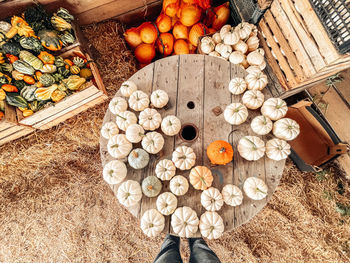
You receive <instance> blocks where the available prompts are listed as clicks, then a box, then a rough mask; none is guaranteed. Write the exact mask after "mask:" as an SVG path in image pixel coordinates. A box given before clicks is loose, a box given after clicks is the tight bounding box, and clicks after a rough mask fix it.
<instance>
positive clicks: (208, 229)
mask: <svg viewBox="0 0 350 263" xmlns="http://www.w3.org/2000/svg"><path fill="white" fill-rule="evenodd" d="M224 229H225V227H224V221H223V220H222V218H221V216H220V215H219V214H218V213H216V212H210V211H206V212H205V213H204V214H202V215H201V218H200V220H199V230H200V232H201V235H202V236H203V237H206V238H208V239H217V238H219V237H221V235H222V233H223V232H224Z"/></svg>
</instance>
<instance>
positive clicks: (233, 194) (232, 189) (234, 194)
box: [221, 184, 243, 206]
mask: <svg viewBox="0 0 350 263" xmlns="http://www.w3.org/2000/svg"><path fill="white" fill-rule="evenodd" d="M221 194H222V198H223V199H224V201H225V203H226V204H227V205H230V206H239V205H240V204H242V201H243V193H242V191H241V189H239V188H238V186H235V185H233V184H227V185H225V186H224V187H223V188H222V191H221Z"/></svg>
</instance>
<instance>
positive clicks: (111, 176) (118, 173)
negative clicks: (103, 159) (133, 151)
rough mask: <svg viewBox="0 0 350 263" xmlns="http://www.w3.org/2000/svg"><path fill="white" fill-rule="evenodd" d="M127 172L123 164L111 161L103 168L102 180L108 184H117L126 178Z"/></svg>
mask: <svg viewBox="0 0 350 263" xmlns="http://www.w3.org/2000/svg"><path fill="white" fill-rule="evenodd" d="M127 172H128V170H127V168H126V165H125V163H123V162H122V161H119V160H113V161H110V162H109V163H107V164H106V165H105V166H104V167H103V179H104V180H105V181H106V182H107V183H108V184H119V183H120V182H122V181H123V180H124V178H125V177H126V174H127Z"/></svg>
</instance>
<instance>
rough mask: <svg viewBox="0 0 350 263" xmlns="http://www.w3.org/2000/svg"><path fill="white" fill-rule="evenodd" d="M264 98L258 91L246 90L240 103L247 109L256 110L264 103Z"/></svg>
mask: <svg viewBox="0 0 350 263" xmlns="http://www.w3.org/2000/svg"><path fill="white" fill-rule="evenodd" d="M264 99H265V96H264V94H263V93H262V92H261V91H260V90H248V91H246V92H245V93H244V94H243V96H242V102H243V104H244V106H246V107H247V108H248V109H251V110H256V109H258V108H260V107H261V105H262V104H263V103H264Z"/></svg>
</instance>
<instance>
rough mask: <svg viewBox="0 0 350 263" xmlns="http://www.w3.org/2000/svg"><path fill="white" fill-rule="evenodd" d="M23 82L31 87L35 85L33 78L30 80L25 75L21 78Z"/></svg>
mask: <svg viewBox="0 0 350 263" xmlns="http://www.w3.org/2000/svg"><path fill="white" fill-rule="evenodd" d="M23 81H24V82H25V83H27V84H30V85H33V84H34V83H35V80H34V78H32V77H31V76H27V75H25V76H24V77H23Z"/></svg>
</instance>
